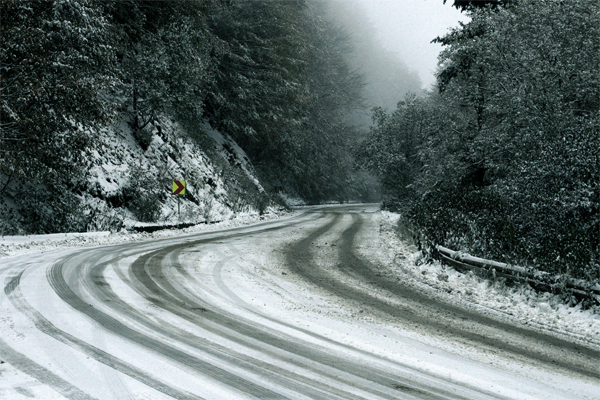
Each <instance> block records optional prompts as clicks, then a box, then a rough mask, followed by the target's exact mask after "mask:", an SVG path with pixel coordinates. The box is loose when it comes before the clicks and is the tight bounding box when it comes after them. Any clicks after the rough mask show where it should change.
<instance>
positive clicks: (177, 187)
mask: <svg viewBox="0 0 600 400" xmlns="http://www.w3.org/2000/svg"><path fill="white" fill-rule="evenodd" d="M173 193H174V194H185V181H173Z"/></svg>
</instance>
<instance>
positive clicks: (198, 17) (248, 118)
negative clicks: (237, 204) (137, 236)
mask: <svg viewBox="0 0 600 400" xmlns="http://www.w3.org/2000/svg"><path fill="white" fill-rule="evenodd" d="M0 14H1V15H2V24H0V29H1V32H0V33H1V34H0V60H1V65H0V70H1V81H0V90H1V93H2V99H1V104H0V107H1V121H0V123H1V127H2V131H1V133H0V152H1V154H2V156H1V157H0V199H1V200H2V205H0V214H3V215H4V217H2V218H5V217H6V218H8V216H9V215H10V216H11V220H17V219H18V218H16V219H15V217H14V216H15V215H18V214H19V213H20V214H27V215H29V216H31V218H30V217H27V218H24V219H23V218H21V219H18V220H19V221H20V224H21V228H20V229H22V230H25V231H32V232H33V231H35V232H51V231H60V230H63V229H72V227H73V226H74V225H73V224H70V225H69V224H67V225H68V226H70V228H67V225H65V224H66V222H65V224H63V222H60V221H67V220H69V218H68V217H64V218H63V216H62V214H64V213H66V214H67V215H68V214H69V212H70V211H69V210H76V209H78V207H77V206H76V205H77V202H78V200H77V199H82V198H83V197H85V196H84V195H85V191H86V187H85V185H86V182H85V176H86V172H87V170H88V169H89V167H90V159H91V155H92V154H93V153H94V151H95V147H96V145H97V143H96V140H95V135H96V132H98V130H99V129H102V128H104V127H106V126H109V125H110V124H111V123H113V121H115V118H116V117H119V118H123V117H125V120H127V121H129V124H130V126H131V129H132V132H133V135H134V137H135V138H136V140H137V142H138V144H139V145H140V146H141V147H142V149H144V150H145V149H146V148H147V147H148V146H149V145H150V142H151V140H152V135H153V134H154V133H153V132H158V134H159V135H161V132H162V128H163V127H164V126H165V125H166V124H167V122H170V121H168V120H167V119H175V120H179V121H181V122H182V123H183V124H184V125H186V126H193V125H194V124H200V123H202V122H203V121H206V120H209V121H210V123H211V124H212V126H213V127H215V128H217V129H220V130H221V131H222V132H224V133H227V134H229V135H230V136H232V137H233V138H234V139H235V140H236V141H237V142H238V143H239V144H240V145H241V147H242V148H243V149H244V150H245V151H246V153H247V154H248V155H249V157H250V159H251V161H252V162H253V163H254V165H255V166H256V169H257V171H258V172H259V174H260V176H261V178H262V179H263V180H264V181H265V186H266V187H270V188H271V190H273V191H275V190H286V191H288V192H293V193H295V194H297V195H299V196H301V197H304V198H305V199H308V200H310V201H312V202H318V201H322V200H326V199H331V198H333V197H337V198H341V199H347V198H349V197H351V196H356V195H357V194H359V193H361V192H365V191H366V190H368V189H366V185H365V183H364V182H363V181H361V178H359V176H360V175H352V174H351V173H350V170H351V166H352V158H351V156H350V153H349V147H350V145H351V142H350V140H349V137H350V136H352V134H353V132H354V131H353V128H352V127H351V126H348V125H347V124H346V123H344V119H343V118H342V115H343V112H342V111H344V112H346V111H347V110H351V109H353V108H356V107H359V106H360V105H361V101H360V98H361V87H362V83H361V78H360V76H359V75H358V74H356V73H355V72H353V71H352V70H351V69H350V68H349V67H348V64H347V62H346V60H345V59H344V53H345V52H347V51H348V49H347V47H346V46H347V44H346V42H345V38H344V35H343V34H342V33H341V32H339V31H337V30H336V29H333V28H331V27H330V24H329V23H328V22H327V21H325V20H324V19H323V17H322V16H321V15H320V13H319V12H318V10H317V9H316V8H315V6H314V5H312V3H311V2H307V1H304V0H293V1H281V2H279V1H275V2H274V1H252V2H248V1H229V0H216V1H208V0H187V1H137V0H118V1H116V0H115V1H94V0H90V1H77V0H52V1H28V2H20V1H16V0H0ZM192 130H193V129H192ZM165 140H166V139H165ZM31 187H35V188H36V193H38V192H39V194H40V195H39V196H37V197H36V199H38V200H39V201H38V200H36V201H37V203H36V204H37V205H36V206H35V207H38V206H39V207H40V208H39V210H38V211H36V212H34V211H32V207H33V206H32V204H33V203H31V201H29V202H28V204H27V205H26V203H27V201H25V200H23V196H22V195H23V194H24V193H26V192H28V191H31ZM22 192H24V193H22ZM130 192H131V191H130ZM44 193H46V195H44ZM340 193H341V194H340ZM130 194H131V195H132V196H134V197H135V198H134V199H132V201H131V202H130V203H129V205H130V208H132V207H133V208H132V210H133V209H135V210H137V211H135V210H133V211H135V212H136V213H137V214H138V216H139V217H140V218H142V219H147V220H151V219H154V218H155V217H156V213H155V212H151V211H149V213H150V214H149V215H145V214H144V215H142V214H143V211H142V210H141V209H142V208H144V207H146V206H139V207H138V206H136V205H135V204H138V203H139V202H141V203H140V204H142V203H144V201H145V200H143V199H142V197H143V198H144V199H146V198H148V199H151V201H150V202H151V203H152V204H154V205H155V203H156V202H155V200H156V196H155V195H154V194H149V195H148V196H145V195H144V196H142V195H141V192H139V193H138V191H134V192H131V193H130ZM63 195H64V196H65V198H64V199H63V200H64V201H63V200H61V201H58V199H57V198H56V196H59V197H60V196H63ZM340 196H341V197H340ZM137 197H140V198H139V199H137V200H136V198H137ZM259 197H260V198H261V200H260V204H261V207H259V208H264V204H263V203H265V200H264V199H263V198H262V195H261V196H259ZM138 200H139V201H138ZM136 201H138V203H136ZM38 203H39V204H38ZM67 203H68V204H69V205H67ZM71 203H73V204H71ZM144 204H145V203H144ZM35 207H33V208H35ZM150 208H152V209H155V207H154V208H153V207H150ZM41 210H45V211H43V212H42V211H41ZM15 212H16V214H15ZM84 214H85V212H84ZM34 215H35V217H33V216H34ZM44 220H47V221H55V222H52V223H50V222H49V223H44V222H43V221H44ZM83 226H84V227H83V228H78V229H85V224H83Z"/></svg>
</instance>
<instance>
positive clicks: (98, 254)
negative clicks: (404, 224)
mask: <svg viewBox="0 0 600 400" xmlns="http://www.w3.org/2000/svg"><path fill="white" fill-rule="evenodd" d="M376 210H377V207H374V206H364V207H363V206H360V205H356V206H346V207H344V206H326V207H321V208H320V209H314V208H310V207H306V208H302V210H301V211H298V212H296V213H292V214H289V213H282V212H280V211H276V210H271V212H270V213H268V214H267V215H266V216H263V217H261V216H259V215H257V214H245V215H240V216H238V217H237V218H234V219H232V220H230V221H226V222H222V223H219V224H214V225H199V226H196V227H192V228H187V229H184V230H165V231H158V232H154V233H152V234H147V233H125V232H122V233H112V234H108V233H96V234H85V235H78V234H68V235H66V237H61V236H59V237H56V236H54V237H47V238H40V237H36V238H29V239H25V238H4V243H3V242H2V241H0V243H2V244H1V245H0V246H1V247H0V249H2V254H1V255H0V274H1V276H0V278H2V282H3V284H4V285H6V287H5V291H4V292H3V293H2V296H0V309H1V314H0V315H2V317H1V318H0V360H1V361H4V363H2V364H0V374H1V379H0V398H7V399H9V398H10V399H11V400H13V399H15V400H16V399H18V400H25V399H27V398H37V399H63V398H98V399H100V398H102V399H104V398H106V399H113V398H114V399H120V398H131V399H136V400H137V399H139V400H142V399H144V400H147V399H152V400H156V399H163V398H165V399H166V398H169V396H168V395H167V394H165V393H169V390H170V391H171V392H174V393H193V394H194V395H195V396H200V397H202V398H207V399H219V400H221V399H246V398H248V399H250V398H256V397H260V396H257V395H254V396H253V395H252V394H249V393H245V390H259V391H264V392H265V393H267V392H268V393H275V394H279V395H280V396H285V397H287V398H293V399H296V398H298V399H309V398H323V399H325V398H329V399H348V398H362V399H369V400H371V399H383V398H385V399H395V398H414V397H417V398H428V396H429V395H431V394H432V393H437V394H439V393H443V395H441V397H440V398H447V399H451V398H456V397H460V396H462V398H481V399H484V398H485V399H488V398H511V399H531V400H533V399H540V398H544V399H600V395H599V393H600V384H599V383H598V382H594V381H593V380H592V379H590V378H589V377H586V376H579V375H577V374H576V373H573V374H569V373H565V372H564V370H561V368H554V367H552V366H549V365H547V364H544V363H540V364H537V363H536V362H533V361H531V360H528V359H527V358H526V357H525V358H523V359H522V358H520V357H518V355H517V356H516V358H515V356H514V355H511V356H507V355H506V354H502V352H496V351H493V350H490V348H488V347H487V346H485V345H477V344H473V343H472V342H470V341H469V340H467V339H466V337H465V338H463V340H458V341H457V340H455V339H456V338H455V337H452V336H451V335H450V336H445V335H444V333H443V332H435V329H430V328H423V329H422V328H421V327H419V326H417V325H419V324H416V325H415V324H414V323H412V322H411V320H410V319H406V320H404V319H403V318H401V317H400V318H398V317H396V316H393V315H385V313H379V312H377V307H375V309H374V310H371V307H370V306H369V305H368V304H366V303H361V302H360V301H354V300H353V299H352V298H351V297H348V298H345V297H343V296H341V294H342V293H343V290H344V287H348V288H350V290H351V291H352V293H354V292H356V293H358V294H359V295H360V296H369V298H373V299H374V300H375V301H381V302H388V303H389V304H392V305H394V306H396V305H397V307H398V309H399V310H406V313H407V315H408V314H410V313H413V312H415V313H416V312H418V307H420V305H419V304H416V305H411V304H410V302H406V303H403V300H402V299H401V298H399V297H398V298H396V297H394V296H390V293H388V292H387V291H386V290H385V289H383V288H378V287H376V285H373V282H369V281H368V280H365V279H364V278H361V277H360V276H356V275H355V274H354V273H352V272H351V271H350V272H347V271H344V270H343V265H341V264H339V257H340V252H339V248H340V246H342V245H343V241H344V240H345V239H343V238H344V237H345V236H344V235H346V233H347V232H350V231H351V230H352V227H354V226H358V225H357V222H361V223H362V225H360V226H361V228H360V229H358V230H357V231H356V236H355V238H354V245H353V248H354V249H355V251H356V252H357V254H358V255H359V256H360V257H361V258H364V259H365V260H368V261H369V262H370V263H371V265H373V266H374V267H375V268H377V269H378V270H377V272H378V274H380V275H381V276H382V277H385V278H386V279H389V280H390V281H392V280H393V281H398V280H401V281H402V282H404V283H406V284H409V285H412V287H414V288H417V289H418V291H419V292H422V293H427V295H428V296H429V297H431V298H440V299H443V300H444V301H447V302H449V303H452V304H459V305H461V306H462V307H464V308H467V309H469V308H472V309H477V310H478V311H479V312H481V311H483V312H484V313H487V314H489V315H492V316H493V317H494V318H496V319H501V320H502V319H506V320H510V321H512V323H514V324H516V325H519V324H523V325H524V324H525V323H526V324H527V325H529V326H532V325H533V326H536V327H538V329H540V330H541V331H552V332H555V333H556V334H557V335H560V336H563V337H569V338H571V339H573V340H575V341H581V342H585V343H594V344H596V345H600V335H599V326H600V319H599V318H598V315H595V314H593V313H591V312H590V311H583V310H581V309H578V308H567V307H564V306H561V305H559V304H555V303H556V299H555V298H552V297H548V296H547V295H544V294H536V293H533V292H531V291H529V290H525V289H510V288H505V287H502V286H500V285H498V284H492V285H489V284H487V282H485V281H482V280H480V279H479V278H477V277H474V276H470V275H465V274H459V273H457V272H455V271H453V270H451V269H448V268H446V267H444V266H441V265H439V264H419V262H418V261H419V255H418V252H417V251H416V249H415V248H414V247H413V246H411V245H410V244H407V243H405V242H402V241H401V240H400V239H399V238H398V236H397V234H396V224H397V221H398V216H397V215H396V214H392V213H387V212H376ZM266 220H270V222H268V223H267V224H264V222H266ZM258 222H260V223H261V224H259V225H256V223H258ZM244 225H248V226H247V227H245V228H241V229H238V230H236V231H235V234H232V231H228V233H227V232H223V233H219V232H218V230H221V229H227V228H233V227H242V226H244ZM201 232H207V235H204V236H201V237H198V236H194V235H195V233H201ZM209 232H212V233H209ZM199 238H206V239H204V240H203V241H200V242H196V244H193V242H194V241H197V240H198V239H199ZM40 239H43V240H41V241H40ZM156 239H164V241H157V240H156ZM307 240H310V241H309V242H306V244H307V245H308V246H309V247H307V248H308V252H307V253H310V254H304V252H303V250H302V248H300V250H299V253H298V252H297V253H294V252H291V253H290V251H291V250H290V249H293V248H294V246H297V245H298V243H302V242H305V241H307ZM127 243H128V244H129V245H127V246H119V247H115V248H110V247H100V248H97V246H99V245H107V244H127ZM138 243H139V245H138ZM174 245H176V246H175V247H177V250H174V251H173V252H172V253H169V254H166V255H164V254H163V255H161V257H162V258H159V259H157V260H156V261H152V260H150V259H149V260H148V261H147V262H148V264H147V267H146V268H153V271H154V272H159V271H160V274H157V275H156V276H155V275H152V279H156V280H157V281H156V282H157V283H159V284H160V285H164V288H165V289H167V290H170V292H169V293H170V294H169V296H171V295H172V296H182V295H185V296H186V298H187V299H186V301H185V303H186V304H183V305H177V307H178V308H175V309H173V308H169V307H170V306H168V297H169V296H166V297H164V298H162V299H156V296H157V294H156V293H155V294H151V295H150V296H148V295H147V294H145V291H147V290H148V289H149V288H150V286H145V285H140V281H139V279H140V278H139V277H136V275H135V273H134V272H133V270H132V265H133V264H132V263H133V262H134V261H136V260H139V259H141V258H143V255H144V254H147V253H149V252H152V253H153V254H157V255H158V254H159V253H157V251H158V250H160V249H163V248H167V246H171V247H172V248H174V247H173V246H174ZM84 247H85V249H83V248H84ZM82 250H85V252H83V251H82ZM23 256H25V257H23ZM296 256H297V257H300V259H299V260H305V261H306V262H307V263H309V264H310V265H307V266H306V268H307V271H311V273H314V274H315V275H314V279H312V280H311V279H308V280H307V279H306V278H307V277H306V276H303V275H302V274H300V273H298V271H296V270H295V269H294V267H293V265H291V264H290V261H291V260H289V259H288V257H296ZM305 257H306V258H305ZM56 260H61V261H60V262H57V261H56ZM103 260H110V262H108V263H107V264H106V266H105V269H104V270H103V271H104V272H103V273H102V274H101V276H98V275H97V274H98V272H95V271H94V268H95V265H100V264H102V261H103ZM174 261H177V262H174ZM62 264H64V265H62ZM303 265H304V264H303ZM59 266H60V267H61V268H64V270H63V272H62V275H63V276H64V277H65V280H66V281H65V283H66V284H67V285H68V286H69V287H70V288H72V290H73V291H74V293H75V294H76V295H77V296H78V297H80V298H81V299H82V301H83V303H82V304H83V308H81V309H78V310H77V311H78V312H76V311H75V310H73V308H72V307H73V306H72V305H69V304H66V303H65V301H64V300H65V298H63V297H60V296H59V293H60V291H57V287H56V286H52V283H51V281H52V279H51V277H52V275H51V273H50V269H51V268H58V267H59ZM159 266H160V269H158V270H156V269H155V268H157V267H159ZM340 267H341V268H342V269H340ZM98 271H102V269H100V270H98ZM424 271H425V273H423V272H424ZM19 274H21V275H19ZM161 276H163V277H164V278H161ZM15 277H19V283H18V286H14V284H13V282H15ZM161 279H162V280H161ZM321 280H323V281H326V282H333V283H332V284H333V285H334V286H333V287H332V289H334V290H333V291H332V290H329V289H328V286H326V285H325V286H323V285H321V284H320V281H321ZM346 285H348V286H346ZM15 288H18V291H19V293H18V294H15V292H14V291H15V290H16V289H15ZM111 293H112V294H111ZM5 294H6V296H5ZM110 294H111V295H110ZM109 295H110V296H109ZM103 296H109V297H103ZM158 300H160V301H158ZM190 302H191V304H190ZM75 304H76V303H75ZM177 304H179V303H177ZM87 305H89V306H91V308H86V307H88V306H87ZM423 306H424V307H426V305H425V304H424V305H423ZM28 307H30V308H28ZM411 307H417V308H412V309H411ZM23 310H25V311H26V312H25V314H26V315H25V314H24V313H23ZM88 310H91V311H88ZM35 312H39V315H38V314H35ZM403 312H404V311H403ZM100 313H102V314H100ZM190 313H192V314H190ZM99 315H106V316H109V317H110V318H113V319H114V320H115V321H118V324H123V325H124V326H127V327H128V328H129V329H132V330H135V332H136V333H135V335H133V334H131V336H127V334H124V333H122V332H121V331H118V330H115V328H114V326H115V323H112V326H113V327H112V328H111V327H110V326H108V325H111V324H102V323H100V321H98V320H96V319H95V318H99ZM399 315H401V314H399ZM442 317H443V316H442ZM40 318H46V319H47V322H43V321H44V320H43V319H40ZM103 318H106V317H103ZM448 321H450V319H448ZM467 323H475V324H476V323H477V322H476V321H467ZM118 324H117V325H118ZM492 328H493V329H492V330H494V332H495V334H499V335H502V332H501V330H500V332H499V333H498V331H499V330H498V329H496V328H494V327H492ZM490 331H491V330H490ZM42 332H44V333H42ZM248 332H258V334H255V335H250V334H249V333H248ZM138 336H139V337H142V339H136V338H137V337H138ZM143 338H147V339H143ZM507 338H508V336H507ZM56 339H58V340H56ZM136 340H140V341H139V342H137V341H136ZM145 341H151V342H155V343H156V344H155V346H157V347H155V348H151V347H148V348H146V347H145V344H144V343H146V342H145ZM542 351H543V349H542ZM177 352H183V353H185V357H188V358H189V360H191V361H194V362H199V363H205V366H204V367H202V368H199V369H196V367H192V366H191V365H192V364H187V363H183V364H182V363H181V360H179V359H173V358H172V357H173V354H179V353H177ZM23 354H25V355H26V356H27V357H28V359H29V360H30V361H22V359H21V361H19V360H20V357H21V356H22V355H23ZM332 360H336V361H332ZM530 361H531V362H530ZM28 362H29V364H28ZM14 365H19V368H15V366H14ZM211 368H217V370H218V371H224V372H219V373H217V374H216V375H212V376H210V374H209V375H207V374H205V372H204V371H210V370H211ZM371 371H372V372H371ZM227 374H229V375H230V376H232V377H233V378H223V377H226V376H229V375H227ZM144 376H145V378H144ZM382 377H383V378H382ZM40 378H42V379H41V380H40ZM379 379H381V380H379ZM389 380H391V382H394V383H393V384H392V385H390V384H389V383H385V382H388V381H389ZM143 381H144V382H145V381H148V382H151V383H152V384H144V383H142V382H143ZM161 382H162V383H161ZM240 382H246V383H245V384H243V383H240ZM161 384H164V385H166V389H165V388H164V387H162V386H161ZM238 384H239V385H246V386H236V387H234V386H235V385H238ZM50 386H52V387H53V388H54V389H50ZM161 388H162V389H161ZM256 393H258V392H256ZM261 393H262V392H261ZM328 394H329V395H330V397H327V395H328Z"/></svg>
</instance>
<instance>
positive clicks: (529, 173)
mask: <svg viewBox="0 0 600 400" xmlns="http://www.w3.org/2000/svg"><path fill="white" fill-rule="evenodd" d="M456 3H459V4H457V6H458V7H462V8H465V9H466V10H467V11H468V12H469V13H470V16H471V18H472V20H471V22H469V23H466V24H461V26H460V27H459V28H456V29H454V30H453V31H451V32H450V33H449V34H447V35H446V36H444V37H441V38H438V39H436V41H437V42H439V43H442V44H443V45H444V46H445V50H444V51H443V52H442V53H441V55H440V58H439V60H440V61H439V63H440V64H439V70H438V75H437V87H436V88H435V90H434V92H433V93H430V94H429V95H427V96H424V97H415V96H408V97H407V98H406V100H405V101H404V102H401V103H399V105H398V108H397V109H396V110H395V111H394V112H393V113H391V114H388V113H386V112H384V111H383V110H381V109H379V110H376V111H375V114H374V127H373V128H372V130H371V134H370V136H369V138H368V140H367V141H366V142H365V144H364V146H363V147H361V149H360V151H359V158H360V160H361V163H362V165H363V166H364V167H366V168H368V169H369V170H371V171H372V172H374V173H376V174H377V175H378V176H380V177H381V180H382V185H383V187H382V190H383V193H384V203H385V205H386V206H387V207H390V208H394V209H400V210H402V211H403V215H404V216H405V217H406V220H407V223H409V224H411V225H412V226H413V227H414V229H415V230H416V231H418V232H420V235H421V238H422V239H424V240H425V241H426V242H427V244H428V245H429V246H431V245H435V244H440V245H444V246H447V247H450V248H453V249H456V250H462V251H467V252H469V253H471V254H474V255H478V256H482V257H487V258H491V259H496V260H498V261H504V262H509V263H514V264H520V265H524V266H532V267H535V268H538V269H541V270H545V271H548V272H551V273H556V274H564V275H567V276H574V277H576V278H581V279H585V280H586V281H588V282H597V281H598V278H599V275H600V266H599V262H600V260H599V246H600V231H599V229H600V227H599V219H600V214H599V213H600V209H599V196H600V191H599V183H600V174H599V159H598V158H599V149H600V136H599V135H600V132H599V122H600V112H599V111H600V107H599V101H600V82H599V78H600V74H599V73H598V67H599V66H600V45H599V43H600V41H599V39H598V38H600V5H599V3H598V2H597V1H589V0H572V1H511V2H488V3H491V4H490V5H488V6H483V7H476V6H474V4H475V3H476V2H456ZM483 3H484V2H481V4H483Z"/></svg>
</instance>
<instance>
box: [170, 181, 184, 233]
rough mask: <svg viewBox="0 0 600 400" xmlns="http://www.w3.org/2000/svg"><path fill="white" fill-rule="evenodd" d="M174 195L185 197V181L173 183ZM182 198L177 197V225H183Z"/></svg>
mask: <svg viewBox="0 0 600 400" xmlns="http://www.w3.org/2000/svg"><path fill="white" fill-rule="evenodd" d="M173 194H183V195H185V181H173ZM180 203H181V201H180V197H179V196H177V223H178V224H181V206H180Z"/></svg>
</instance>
